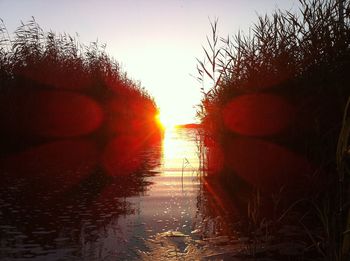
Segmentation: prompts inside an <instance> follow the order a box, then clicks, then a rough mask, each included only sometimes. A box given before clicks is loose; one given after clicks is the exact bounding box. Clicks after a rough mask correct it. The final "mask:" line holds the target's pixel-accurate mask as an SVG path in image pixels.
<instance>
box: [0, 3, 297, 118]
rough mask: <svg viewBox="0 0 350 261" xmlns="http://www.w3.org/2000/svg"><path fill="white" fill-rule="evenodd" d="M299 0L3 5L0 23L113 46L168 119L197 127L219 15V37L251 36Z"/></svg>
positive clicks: (113, 52)
mask: <svg viewBox="0 0 350 261" xmlns="http://www.w3.org/2000/svg"><path fill="white" fill-rule="evenodd" d="M297 7H298V1H297V0H211V1H209V0H143V1H142V0H124V1H122V0H99V1H98V0H95V1H92V0H75V1H72V0H60V1H54V0H0V18H1V19H2V20H3V21H4V23H5V25H6V27H7V29H8V31H9V32H10V33H13V32H14V30H15V29H16V28H17V27H18V26H19V25H20V21H23V22H27V21H28V20H30V19H31V17H32V16H34V18H35V20H36V21H37V22H38V24H39V25H40V26H41V27H42V28H43V29H44V30H45V31H49V30H52V31H54V32H56V33H68V34H71V35H76V34H78V37H79V40H80V42H82V43H84V44H88V43H89V42H92V41H96V40H98V42H100V43H101V44H104V43H105V44H106V45H107V46H106V51H107V53H108V54H110V55H111V56H112V57H114V58H115V59H116V60H117V61H118V62H119V63H120V64H121V65H122V68H123V70H125V71H126V72H127V73H128V75H129V77H130V78H132V79H133V80H136V81H140V82H141V84H142V86H144V87H145V88H146V90H148V92H149V93H150V94H151V95H152V96H153V97H154V98H155V101H156V103H157V105H158V107H159V108H160V112H161V115H162V117H163V118H164V117H165V118H167V119H170V120H171V121H172V122H174V123H178V124H179V123H190V122H196V121H197V120H196V119H195V114H196V105H198V104H199V103H200V100H201V98H202V94H201V92H200V87H201V84H200V83H198V81H197V80H196V79H195V78H194V77H193V75H194V76H196V75H197V71H196V65H197V61H196V58H198V59H200V60H203V58H204V52H203V50H202V46H205V45H206V36H207V35H210V32H211V29H210V22H209V21H210V20H212V21H213V20H215V19H216V18H218V32H219V35H220V36H223V37H226V36H227V35H235V34H236V33H237V32H238V31H239V30H242V31H244V32H248V30H249V27H250V26H251V25H252V24H253V23H254V22H256V21H257V15H258V14H260V15H263V14H265V13H268V14H269V13H271V12H272V11H273V10H275V9H277V8H280V9H282V10H286V9H287V10H292V11H293V10H296V9H297Z"/></svg>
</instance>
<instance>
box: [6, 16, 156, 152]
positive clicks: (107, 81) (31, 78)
mask: <svg viewBox="0 0 350 261" xmlns="http://www.w3.org/2000/svg"><path fill="white" fill-rule="evenodd" d="M42 90H44V91H55V90H56V91H57V90H59V91H65V92H69V93H76V94H79V95H80V94H81V95H85V96H88V97H89V98H91V99H92V100H93V101H94V102H96V103H97V104H98V105H99V106H100V107H101V108H102V110H104V114H105V116H106V117H105V118H106V119H108V120H110V121H114V122H115V123H113V124H112V125H113V126H119V132H120V131H122V132H124V133H127V132H129V131H130V132H131V133H133V134H137V135H140V136H142V135H143V134H142V133H141V129H142V131H143V132H144V136H147V135H149V134H150V133H149V132H150V131H151V129H152V130H155V129H156V128H157V127H156V126H153V125H155V123H154V116H155V115H156V114H157V111H158V108H157V106H156V104H155V101H154V99H153V98H152V97H151V96H150V94H149V93H148V92H147V91H146V90H145V88H144V87H143V86H142V85H141V83H140V82H136V81H134V80H132V79H131V78H130V77H129V76H128V75H127V73H126V72H125V71H123V70H122V68H121V66H120V64H119V63H118V62H117V61H116V60H115V59H114V58H112V57H111V56H109V55H108V54H107V52H106V45H105V44H100V43H99V42H98V41H95V42H91V43H90V44H87V45H85V44H83V43H81V42H79V40H78V38H77V37H74V36H71V35H68V34H56V33H54V32H52V31H50V32H44V31H43V29H42V28H41V27H40V26H39V25H38V24H37V22H36V21H35V19H34V18H32V19H31V20H30V21H28V22H26V23H23V22H21V24H20V26H19V27H18V28H17V29H16V30H15V32H14V33H13V34H11V36H10V34H9V33H8V32H7V29H6V26H5V25H4V22H3V21H1V22H0V98H1V97H14V96H16V95H17V94H18V93H24V92H26V93H28V92H35V91H42ZM113 100H114V101H117V103H118V104H119V105H118V106H116V107H117V109H116V111H114V112H112V111H111V110H110V109H108V103H110V102H111V101H113ZM15 103H16V102H15V101H14V102H13V103H12V104H11V102H10V103H7V104H6V105H4V104H3V105H0V107H1V106H2V108H1V110H2V111H6V112H8V113H12V112H15V111H16V110H17V107H18V106H20V105H19V104H15ZM3 106H7V107H6V108H5V107H3ZM9 106H10V107H9ZM0 115H2V114H0ZM2 116H4V115H2ZM6 117H7V116H6V115H5V118H6ZM136 121H137V122H138V123H140V124H143V125H142V126H144V128H135V127H132V124H133V122H136ZM3 124H6V121H3ZM108 128H109V127H108V126H107V124H105V125H103V126H101V128H99V130H97V132H98V133H97V134H96V133H95V134H96V135H97V136H99V140H101V141H103V142H106V141H107V140H109V139H111V138H113V137H111V135H112V136H115V135H119V134H120V133H116V132H114V133H112V134H111V130H110V129H108ZM2 129H3V128H2ZM5 129H6V128H5ZM146 132H147V133H146ZM0 135H2V136H7V137H11V135H12V134H11V131H7V132H6V131H5V132H4V129H3V130H2V131H0ZM12 136H13V135H12ZM19 138H20V137H13V139H12V140H16V139H19ZM27 138H28V137H27ZM32 138H33V137H29V139H32ZM140 139H142V138H140ZM8 140H9V139H8ZM103 142H102V143H103ZM4 143H6V142H4ZM19 143H23V144H24V143H26V142H25V141H24V140H22V141H20V142H19ZM3 145H4V146H5V145H6V144H3ZM12 145H13V144H12ZM12 145H11V144H9V146H7V145H6V146H7V147H8V148H9V147H11V146H12ZM6 146H5V147H6ZM12 147H13V146H12ZM19 147H21V145H20V144H19ZM3 148H4V147H3Z"/></svg>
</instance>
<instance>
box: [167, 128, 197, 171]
mask: <svg viewBox="0 0 350 261" xmlns="http://www.w3.org/2000/svg"><path fill="white" fill-rule="evenodd" d="M184 137H186V138H184ZM195 139H196V133H195V131H191V132H190V131H188V130H185V129H181V128H172V129H166V130H165V133H164V139H163V144H162V171H163V175H182V174H184V175H193V174H194V173H195V172H196V171H197V170H198V166H199V160H198V148H197V146H196V143H195V142H194V141H195Z"/></svg>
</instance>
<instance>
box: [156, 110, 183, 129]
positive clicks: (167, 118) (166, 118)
mask: <svg viewBox="0 0 350 261" xmlns="http://www.w3.org/2000/svg"><path fill="white" fill-rule="evenodd" d="M156 121H157V122H158V124H160V126H161V127H162V128H164V129H172V128H175V126H176V125H178V124H180V122H177V121H176V119H174V118H173V117H172V116H171V115H169V114H165V113H162V112H160V113H159V114H157V115H156Z"/></svg>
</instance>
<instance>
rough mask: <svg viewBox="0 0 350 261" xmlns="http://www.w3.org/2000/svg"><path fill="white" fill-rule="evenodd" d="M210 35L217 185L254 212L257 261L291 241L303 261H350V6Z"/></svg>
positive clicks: (204, 76) (206, 115)
mask: <svg viewBox="0 0 350 261" xmlns="http://www.w3.org/2000/svg"><path fill="white" fill-rule="evenodd" d="M211 29H212V37H210V38H209V37H208V38H207V40H208V42H207V44H208V47H207V48H204V52H205V57H206V58H205V60H204V61H200V60H198V67H197V69H198V73H199V76H198V79H199V81H200V82H205V81H206V80H208V79H209V80H210V81H212V83H213V87H212V88H211V89H210V90H209V91H208V92H206V91H205V90H204V89H202V91H203V94H204V97H203V100H202V103H201V105H200V107H199V111H198V115H199V117H200V119H201V122H202V126H203V127H204V130H205V137H204V142H205V144H206V146H207V148H208V153H207V162H206V163H207V165H208V168H209V169H210V170H211V173H210V175H209V177H208V178H210V177H214V176H215V177H218V180H221V181H223V182H222V184H225V185H224V186H226V187H228V188H229V190H230V191H231V192H232V193H233V194H234V195H235V197H234V198H235V199H236V198H237V197H241V198H243V201H244V202H245V203H244V204H243V206H248V207H247V208H246V210H245V216H246V217H247V224H246V226H244V227H246V228H247V229H246V230H245V231H244V232H245V233H247V234H248V235H249V237H250V239H251V241H250V242H251V243H252V244H253V245H254V246H255V247H254V251H253V252H254V253H255V254H256V255H258V254H259V253H260V255H261V254H262V252H259V251H257V247H256V246H257V245H259V244H260V245H259V246H265V250H264V251H266V249H268V248H266V246H267V245H270V246H271V245H273V244H275V243H276V242H279V243H280V242H283V241H286V240H289V241H293V242H298V243H300V242H302V245H304V247H301V246H300V244H299V246H298V247H296V248H298V249H299V250H298V251H294V252H293V255H295V254H296V252H298V253H299V257H298V259H295V260H299V259H300V260H303V258H305V259H307V258H311V259H312V260H313V259H315V258H320V259H324V260H348V258H349V247H350V241H349V221H350V220H349V217H350V215H349V214H348V213H350V212H349V206H350V196H349V195H350V187H349V174H350V172H349V169H348V159H349V155H348V152H349V147H348V145H349V144H348V137H349V116H348V114H347V113H348V111H347V110H348V108H347V107H346V104H347V101H348V98H349V96H350V85H349V84H350V74H349V72H350V1H348V0H345V1H334V0H327V1H321V0H310V1H309V0H301V1H300V10H299V13H297V14H293V13H291V12H288V11H276V12H275V13H273V14H272V15H270V16H268V15H265V16H260V17H259V19H258V22H257V23H256V24H255V25H254V26H253V27H252V28H251V31H250V33H249V34H248V35H244V34H243V33H241V32H239V33H238V34H236V35H235V36H229V37H227V38H225V37H220V36H219V35H218V33H217V21H215V22H213V23H212V24H211ZM344 111H345V116H343V115H344ZM337 146H338V148H337ZM242 195H245V197H243V196H242ZM241 227H242V226H241ZM286 227H289V229H285V228H286ZM291 227H292V228H293V229H291ZM283 229H284V230H285V231H287V232H285V233H280V232H278V231H282V230H283ZM241 230H242V229H241ZM292 230H293V231H292ZM294 230H295V231H294ZM296 231H299V232H296ZM288 233H289V234H293V233H294V237H293V236H292V237H291V238H290V237H288V236H287V234H288ZM297 234H298V235H297ZM296 248H295V249H296ZM271 249H272V248H271ZM260 250H261V249H260ZM267 252H268V251H267ZM264 253H265V252H264ZM295 258H297V257H295ZM293 260H294V259H293Z"/></svg>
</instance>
